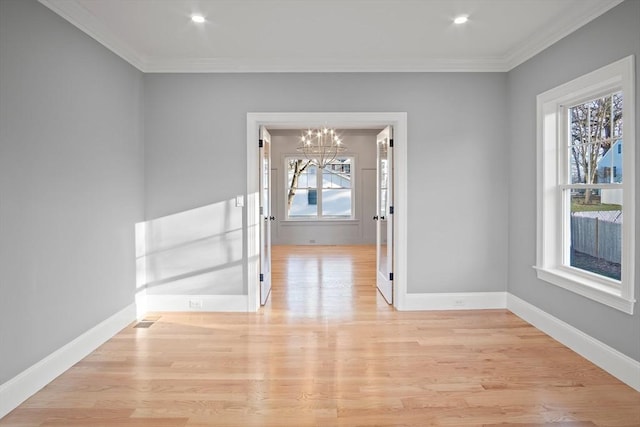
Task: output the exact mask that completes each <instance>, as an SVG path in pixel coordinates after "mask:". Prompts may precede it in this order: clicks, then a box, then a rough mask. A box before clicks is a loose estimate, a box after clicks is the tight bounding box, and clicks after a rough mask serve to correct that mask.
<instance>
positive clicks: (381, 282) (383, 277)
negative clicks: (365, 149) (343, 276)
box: [373, 126, 393, 304]
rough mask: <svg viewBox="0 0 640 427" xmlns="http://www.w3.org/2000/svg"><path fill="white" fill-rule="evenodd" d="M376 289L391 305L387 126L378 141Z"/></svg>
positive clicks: (390, 147) (390, 171)
mask: <svg viewBox="0 0 640 427" xmlns="http://www.w3.org/2000/svg"><path fill="white" fill-rule="evenodd" d="M377 151H378V155H377V158H378V162H377V168H376V169H377V173H376V175H377V179H376V182H377V183H376V191H377V194H376V201H377V203H376V207H377V209H376V210H377V212H376V215H375V216H374V217H373V219H374V220H375V221H376V225H377V226H376V270H377V279H376V285H377V287H378V290H379V291H380V293H381V294H382V296H383V297H384V299H385V300H387V302H388V303H389V304H393V129H392V128H391V126H387V127H386V128H385V129H384V130H383V131H382V132H380V133H379V134H378V138H377Z"/></svg>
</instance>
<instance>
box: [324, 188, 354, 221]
mask: <svg viewBox="0 0 640 427" xmlns="http://www.w3.org/2000/svg"><path fill="white" fill-rule="evenodd" d="M322 215H324V216H344V217H351V190H349V189H323V190H322Z"/></svg>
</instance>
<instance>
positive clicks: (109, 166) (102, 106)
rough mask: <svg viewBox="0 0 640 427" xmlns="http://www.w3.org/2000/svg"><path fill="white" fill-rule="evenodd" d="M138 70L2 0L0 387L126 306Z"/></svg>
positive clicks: (136, 212)
mask: <svg viewBox="0 0 640 427" xmlns="http://www.w3.org/2000/svg"><path fill="white" fill-rule="evenodd" d="M141 90H142V74H141V73H140V72H139V71H137V70H135V69H134V68H133V67H131V66H130V65H128V64H127V63H125V62H124V61H122V60H121V59H120V58H119V57H117V56H116V55H114V54H113V53H111V52H109V51H108V50H107V49H105V48H104V47H103V46H101V45H100V44H98V43H97V42H95V41H94V40H93V39H91V38H90V37H89V36H87V35H85V34H84V33H83V32H81V31H80V30H78V29H77V28H75V27H74V26H73V25H71V24H69V23H68V22H66V21H64V20H63V19H62V18H60V17H59V16H58V15H56V14H55V13H53V12H52V11H50V10H49V9H47V8H46V7H44V6H42V5H40V4H38V3H37V2H36V1H31V0H19V1H18V0H8V1H7V0H2V1H0V236H1V237H0V361H1V362H0V384H1V383H4V382H5V381H7V380H9V379H10V378H12V377H14V376H15V375H16V374H18V373H20V372H21V371H23V370H24V369H26V368H28V367H29V366H31V365H33V364H34V363H36V362H38V361H39V360H40V359H42V358H43V357H45V356H47V355H49V354H50V353H52V352H53V351H55V350H57V349H58V348H60V347H61V346H63V345H65V344H67V343H68V342H70V341H71V340H73V339H74V338H76V337H78V336H79V335H81V334H82V333H83V332H85V331H87V330H88V329H90V328H91V327H93V326H95V325H97V324H98V323H100V322H101V321H103V320H105V319H106V318H108V317H109V316H111V315H113V314H114V313H116V312H118V311H119V310H121V309H123V308H124V307H126V306H128V305H130V304H132V303H133V300H134V292H135V264H134V263H135V254H134V233H133V227H134V223H135V222H136V221H139V220H141V219H142V218H143V210H142V208H143V206H142V192H143V182H142V178H143V176H142V169H143V156H142V145H141V144H142V126H141V123H142V122H141V118H142V115H141V106H142V104H141V98H142V94H141Z"/></svg>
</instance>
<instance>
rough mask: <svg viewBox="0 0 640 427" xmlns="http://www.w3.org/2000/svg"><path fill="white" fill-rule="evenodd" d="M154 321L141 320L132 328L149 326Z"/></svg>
mask: <svg viewBox="0 0 640 427" xmlns="http://www.w3.org/2000/svg"><path fill="white" fill-rule="evenodd" d="M154 323H155V322H153V321H151V320H141V321H140V322H138V323H137V324H136V325H135V326H134V328H150V327H151V325H153V324H154Z"/></svg>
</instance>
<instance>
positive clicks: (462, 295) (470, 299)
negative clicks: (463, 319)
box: [402, 292, 507, 311]
mask: <svg viewBox="0 0 640 427" xmlns="http://www.w3.org/2000/svg"><path fill="white" fill-rule="evenodd" d="M492 308H507V293H506V292H456V293H437V294H435V293H434V294H406V295H405V298H404V303H403V304H402V311H417V310H481V309H492Z"/></svg>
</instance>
